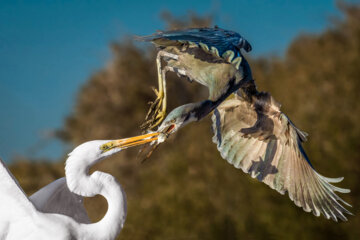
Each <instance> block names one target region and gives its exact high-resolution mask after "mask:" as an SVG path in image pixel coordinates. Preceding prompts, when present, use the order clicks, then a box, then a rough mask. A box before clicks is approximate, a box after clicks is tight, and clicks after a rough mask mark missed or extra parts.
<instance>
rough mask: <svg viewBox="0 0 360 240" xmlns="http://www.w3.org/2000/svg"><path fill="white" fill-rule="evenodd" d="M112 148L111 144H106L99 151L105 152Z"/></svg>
mask: <svg viewBox="0 0 360 240" xmlns="http://www.w3.org/2000/svg"><path fill="white" fill-rule="evenodd" d="M113 146H114V144H113V143H112V142H108V143H105V144H103V145H101V146H100V150H102V151H105V150H109V149H111V148H112V147H113Z"/></svg>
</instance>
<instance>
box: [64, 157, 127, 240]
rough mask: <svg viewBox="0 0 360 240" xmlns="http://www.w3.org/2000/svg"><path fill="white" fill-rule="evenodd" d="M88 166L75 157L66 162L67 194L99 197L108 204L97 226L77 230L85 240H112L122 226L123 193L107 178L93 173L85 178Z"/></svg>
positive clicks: (124, 208) (124, 202)
mask: <svg viewBox="0 0 360 240" xmlns="http://www.w3.org/2000/svg"><path fill="white" fill-rule="evenodd" d="M91 165H92V164H91V163H88V164H84V161H81V159H76V157H75V156H70V157H69V158H68V160H67V161H66V167H65V172H66V180H67V184H68V187H69V189H70V191H71V192H73V193H75V194H78V195H80V196H84V197H92V196H95V195H102V196H103V197H104V198H105V199H106V201H107V203H108V210H107V212H106V214H105V216H104V217H103V218H102V219H101V220H100V221H99V222H96V223H92V224H80V228H79V229H80V231H81V234H82V236H87V237H86V238H85V239H114V238H115V237H116V236H117V235H118V233H119V232H120V230H121V229H122V227H123V224H124V222H125V217H126V200H125V193H124V192H123V190H122V188H121V186H120V184H119V183H118V182H117V181H116V179H115V178H114V177H113V176H111V175H110V174H107V173H104V172H100V171H95V172H94V173H92V174H91V175H89V174H88V170H89V167H90V166H91Z"/></svg>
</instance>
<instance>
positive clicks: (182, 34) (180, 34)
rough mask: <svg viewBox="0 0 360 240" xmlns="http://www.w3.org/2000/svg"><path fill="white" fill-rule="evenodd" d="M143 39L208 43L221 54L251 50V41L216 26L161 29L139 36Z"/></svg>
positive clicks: (156, 41)
mask: <svg viewBox="0 0 360 240" xmlns="http://www.w3.org/2000/svg"><path fill="white" fill-rule="evenodd" d="M138 40H141V41H151V42H154V43H155V44H158V45H162V44H165V45H166V44H170V45H171V42H166V41H163V40H171V41H174V43H175V42H178V41H187V42H194V43H196V44H200V43H202V44H206V45H207V46H208V47H209V48H211V47H215V48H217V50H218V51H219V54H220V56H222V54H223V53H225V52H226V51H228V50H231V51H233V52H234V53H235V56H238V55H239V54H240V49H241V48H243V49H245V51H247V52H249V51H251V45H250V43H249V42H248V41H247V40H246V39H245V38H243V37H242V36H241V35H240V34H238V33H237V32H233V31H229V30H225V29H221V28H219V27H215V28H189V29H185V30H173V31H159V32H156V33H154V34H152V35H149V36H143V37H138Z"/></svg>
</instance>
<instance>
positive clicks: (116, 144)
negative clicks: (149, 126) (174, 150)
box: [100, 132, 160, 152]
mask: <svg viewBox="0 0 360 240" xmlns="http://www.w3.org/2000/svg"><path fill="white" fill-rule="evenodd" d="M159 134H160V133H157V132H154V133H148V134H144V135H140V136H136V137H131V138H123V139H118V140H113V141H110V142H108V143H105V144H103V145H101V146H100V149H101V150H102V151H103V152H107V151H109V150H111V149H113V148H121V149H126V148H129V147H134V146H138V145H143V144H145V143H148V142H153V141H156V140H158V136H159Z"/></svg>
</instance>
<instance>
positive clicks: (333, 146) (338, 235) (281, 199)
mask: <svg viewBox="0 0 360 240" xmlns="http://www.w3.org/2000/svg"><path fill="white" fill-rule="evenodd" d="M340 8H341V10H342V11H343V13H344V19H343V20H337V21H334V23H333V24H332V26H331V27H330V28H329V29H328V30H327V31H325V32H323V33H321V34H316V35H309V34H306V35H301V36H299V37H297V38H296V39H295V40H294V42H293V43H292V44H291V45H290V47H289V48H288V50H287V52H286V55H285V56H284V57H282V58H279V57H272V56H268V57H263V58H257V59H250V64H251V67H252V70H253V74H254V76H255V79H256V82H257V84H258V88H259V90H264V91H269V92H271V93H272V95H273V96H274V97H275V99H277V100H278V101H279V102H281V103H283V107H282V110H283V111H284V112H285V113H287V114H288V116H289V117H290V118H291V119H292V120H293V121H294V122H295V124H296V125H297V126H298V127H299V128H300V129H302V130H304V131H306V132H308V133H310V138H309V141H308V142H307V143H305V149H306V151H307V152H308V155H309V156H310V159H311V160H312V162H313V165H314V166H315V168H316V169H317V170H318V171H319V172H320V173H321V174H323V175H325V176H329V177H338V176H339V175H340V176H345V180H344V182H343V183H341V184H340V186H341V187H345V188H350V189H351V190H352V192H351V193H350V194H346V195H342V196H341V197H343V198H344V199H345V200H346V201H348V202H349V203H350V204H352V205H353V206H354V207H353V208H352V209H351V211H352V212H353V213H354V214H355V216H354V217H351V216H349V221H348V222H341V223H335V222H332V221H330V220H326V219H325V218H324V217H320V218H317V217H315V216H313V215H312V214H309V213H305V212H303V210H302V209H300V208H298V207H296V206H295V205H294V204H293V203H292V202H291V201H290V199H289V198H288V197H287V196H282V195H280V194H278V193H277V192H275V191H273V190H271V189H270V188H268V187H267V186H266V185H264V184H262V183H258V182H257V181H256V180H253V179H251V178H250V177H249V176H247V175H245V174H244V173H243V172H242V171H240V170H237V169H235V168H233V167H232V166H231V165H229V164H227V163H226V161H224V160H222V159H221V157H220V154H219V153H218V152H217V150H216V146H215V145H214V144H213V143H212V142H211V138H212V133H211V130H210V118H206V119H204V120H202V121H201V122H198V123H192V124H190V125H188V126H187V127H185V128H184V129H182V130H180V131H179V132H178V133H177V134H176V136H173V137H172V138H171V139H169V141H168V142H167V143H165V144H163V145H161V146H160V147H159V149H158V150H157V151H156V152H155V153H154V154H153V155H152V157H151V158H150V159H149V160H148V161H146V162H145V163H144V164H141V163H140V161H139V160H138V159H137V158H136V154H137V149H130V150H128V151H125V152H122V153H120V154H118V155H117V156H115V157H113V158H112V159H109V160H106V161H104V162H103V163H100V164H98V165H96V166H95V167H94V168H96V169H100V170H102V171H106V172H109V173H111V174H112V175H114V176H115V177H116V178H117V179H118V180H119V181H120V182H121V184H122V185H123V187H124V189H125V191H126V193H127V200H128V216H127V220H126V224H125V227H124V229H123V231H122V232H121V234H120V237H119V238H120V239H229V240H230V239H231V240H232V239H354V240H355V239H360V228H359V226H360V218H359V214H360V211H359V207H358V206H359V204H360V179H359V175H360V165H359V160H360V142H359V137H360V127H359V122H360V111H359V110H360V106H359V104H358V102H357V100H358V97H359V91H360V81H359V80H360V5H351V6H350V5H345V4H342V6H340ZM164 18H165V19H166V21H167V22H168V23H169V28H178V27H184V26H208V25H210V24H211V17H205V18H199V17H197V16H196V15H195V14H192V15H190V16H189V17H188V18H187V19H189V20H188V21H184V20H178V19H174V18H173V17H172V16H171V15H170V14H168V13H167V14H164ZM154 29H156V27H154ZM269 41H271V39H269ZM254 47H256V46H254ZM111 49H112V52H113V58H112V60H111V61H110V62H109V63H108V64H107V65H106V67H104V68H103V69H102V70H101V71H99V72H98V73H96V74H94V75H93V76H92V77H91V78H90V79H89V80H88V81H87V82H86V84H85V85H84V86H83V87H82V89H81V90H80V91H79V95H78V98H77V101H76V104H75V108H74V110H73V112H72V114H71V115H70V116H69V117H68V118H67V119H66V123H65V126H64V129H63V131H62V132H61V136H62V138H63V140H64V141H66V142H68V143H71V144H73V145H74V146H75V145H77V144H80V143H82V142H84V141H88V140H93V139H116V138H122V137H128V136H132V135H135V134H139V133H140V129H139V125H140V124H141V123H142V121H143V119H144V117H145V114H146V111H147V109H148V106H147V102H148V101H150V100H153V98H154V95H153V93H152V91H151V90H150V86H156V84H157V79H156V67H155V50H154V48H153V47H152V46H148V48H146V49H144V48H140V47H137V46H135V45H133V43H131V42H128V41H122V42H116V43H113V44H112V45H111ZM248 58H249V57H248ZM168 76H169V80H168V92H169V94H168V95H169V109H172V108H173V107H175V106H178V105H181V104H184V103H188V102H193V101H198V100H200V99H205V98H207V89H205V88H203V87H201V86H199V85H197V84H196V83H194V84H190V83H188V82H187V81H185V80H184V79H179V78H178V77H176V75H174V74H169V75H168ZM11 171H12V172H13V173H14V175H15V176H16V177H17V178H18V179H19V181H20V184H21V185H22V186H23V187H24V190H25V191H26V192H27V193H29V194H31V193H33V192H34V191H36V190H37V189H39V188H40V187H42V186H44V185H45V184H47V183H49V182H51V181H53V180H55V179H56V178H59V177H60V176H63V174H64V173H63V172H64V170H63V162H60V163H55V164H51V163H46V164H40V163H31V162H18V163H15V164H13V165H12V166H11ZM86 206H87V209H88V210H89V214H90V216H91V218H92V219H93V220H98V219H100V218H101V217H102V216H103V214H104V213H105V212H106V203H105V201H104V200H103V199H102V198H101V197H97V198H95V199H86Z"/></svg>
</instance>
